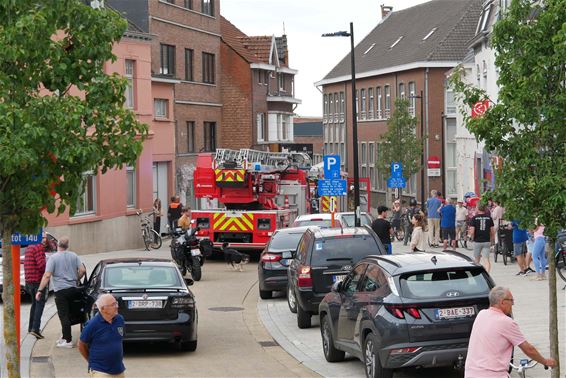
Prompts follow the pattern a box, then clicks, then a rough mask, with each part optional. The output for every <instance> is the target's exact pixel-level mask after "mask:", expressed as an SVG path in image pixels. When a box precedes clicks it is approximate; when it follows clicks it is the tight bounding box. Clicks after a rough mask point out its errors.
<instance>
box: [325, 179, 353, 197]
mask: <svg viewBox="0 0 566 378" xmlns="http://www.w3.org/2000/svg"><path fill="white" fill-rule="evenodd" d="M347 186H348V183H347V181H346V180H318V195H319V196H345V195H346V194H347V190H346V188H347Z"/></svg>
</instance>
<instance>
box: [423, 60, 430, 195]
mask: <svg viewBox="0 0 566 378" xmlns="http://www.w3.org/2000/svg"><path fill="white" fill-rule="evenodd" d="M428 72H429V68H428V67H427V68H426V69H425V72H424V99H422V101H424V104H425V136H426V143H425V164H428V156H429V143H430V139H429V138H430V136H429V129H428V106H429V105H428ZM423 185H424V183H423ZM425 189H426V190H425V194H426V193H429V192H430V179H429V177H428V172H427V174H426V186H425ZM423 200H424V198H423Z"/></svg>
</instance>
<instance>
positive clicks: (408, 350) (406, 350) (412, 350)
mask: <svg viewBox="0 0 566 378" xmlns="http://www.w3.org/2000/svg"><path fill="white" fill-rule="evenodd" d="M420 349H421V347H418V348H415V347H412V348H399V349H391V351H389V354H403V353H415V352H418V351H419V350H420Z"/></svg>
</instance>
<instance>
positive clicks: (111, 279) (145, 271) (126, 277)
mask: <svg viewBox="0 0 566 378" xmlns="http://www.w3.org/2000/svg"><path fill="white" fill-rule="evenodd" d="M179 286H181V281H180V278H179V274H178V273H177V270H176V269H175V268H174V267H169V266H143V265H135V266H133V265H132V266H115V267H108V268H106V269H105V271H104V287H106V288H117V289H119V288H128V289H149V288H164V287H179Z"/></svg>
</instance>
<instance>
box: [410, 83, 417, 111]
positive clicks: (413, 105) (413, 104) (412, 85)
mask: <svg viewBox="0 0 566 378" xmlns="http://www.w3.org/2000/svg"><path fill="white" fill-rule="evenodd" d="M415 96H416V90H415V82H414V81H410V82H409V114H410V115H412V116H413V117H414V116H415V108H416V106H417V99H416V97H415Z"/></svg>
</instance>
